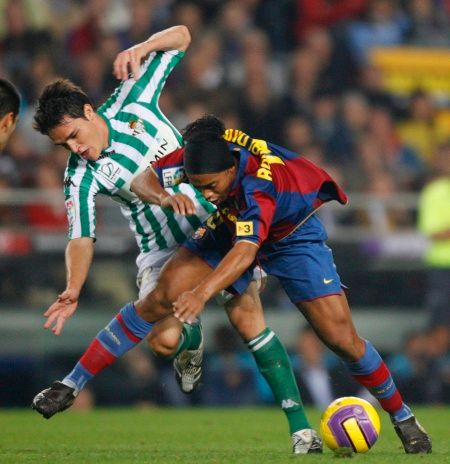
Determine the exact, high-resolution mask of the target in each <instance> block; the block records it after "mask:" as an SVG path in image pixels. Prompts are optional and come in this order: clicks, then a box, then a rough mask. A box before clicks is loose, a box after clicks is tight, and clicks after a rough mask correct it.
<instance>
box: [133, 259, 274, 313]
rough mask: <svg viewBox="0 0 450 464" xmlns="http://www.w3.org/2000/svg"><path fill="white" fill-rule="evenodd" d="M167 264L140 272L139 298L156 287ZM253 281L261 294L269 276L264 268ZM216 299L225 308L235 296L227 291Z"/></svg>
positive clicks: (254, 275)
mask: <svg viewBox="0 0 450 464" xmlns="http://www.w3.org/2000/svg"><path fill="white" fill-rule="evenodd" d="M165 262H166V260H164V261H163V262H161V263H158V265H155V266H150V267H147V268H145V269H144V270H143V271H142V272H141V271H139V274H138V277H137V279H136V285H137V287H138V289H139V298H143V297H144V296H145V295H147V294H148V293H150V292H151V291H152V290H153V289H154V288H155V287H156V282H157V280H158V277H159V274H160V272H161V269H162V267H163V265H164V263H165ZM253 280H254V281H255V282H256V285H257V287H258V291H259V292H261V291H262V290H263V289H264V287H265V285H266V280H267V274H266V273H265V272H264V271H263V270H262V268H260V267H259V266H256V267H255V269H254V271H253ZM215 298H216V302H217V304H219V305H221V306H223V305H224V304H225V303H226V302H227V301H229V300H231V298H233V294H231V293H229V292H227V291H226V290H222V291H221V292H220V293H218V294H217V295H216V297H215Z"/></svg>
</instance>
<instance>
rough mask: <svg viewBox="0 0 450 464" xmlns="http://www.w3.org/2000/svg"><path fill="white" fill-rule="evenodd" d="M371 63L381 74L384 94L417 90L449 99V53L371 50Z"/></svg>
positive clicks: (427, 49) (400, 49) (421, 50)
mask: <svg viewBox="0 0 450 464" xmlns="http://www.w3.org/2000/svg"><path fill="white" fill-rule="evenodd" d="M371 59H372V62H373V63H374V64H375V65H376V66H379V67H380V69H381V70H382V71H383V74H384V80H385V87H386V90H389V91H391V92H393V93H398V94H407V93H410V92H411V91H414V90H416V89H419V88H420V89H422V90H425V91H427V92H430V93H432V94H435V95H440V96H447V97H450V49H447V48H417V47H395V48H374V49H373V50H372V54H371Z"/></svg>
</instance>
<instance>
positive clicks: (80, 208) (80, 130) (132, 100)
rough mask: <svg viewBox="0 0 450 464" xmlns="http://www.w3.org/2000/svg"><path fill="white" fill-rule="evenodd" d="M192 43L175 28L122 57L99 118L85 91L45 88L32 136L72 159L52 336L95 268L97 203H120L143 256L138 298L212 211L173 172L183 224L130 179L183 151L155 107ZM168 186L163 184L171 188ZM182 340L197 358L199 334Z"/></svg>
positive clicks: (59, 85)
mask: <svg viewBox="0 0 450 464" xmlns="http://www.w3.org/2000/svg"><path fill="white" fill-rule="evenodd" d="M189 42H190V34H189V31H188V30H187V28H186V27H184V26H175V27H172V28H169V29H166V30H164V31H161V32H158V33H156V34H154V35H152V36H151V37H150V38H149V39H148V40H147V41H145V42H143V43H140V44H137V45H135V46H134V47H131V48H130V49H127V50H125V51H123V52H121V53H119V55H118V56H117V58H116V60H115V62H114V74H115V76H116V77H118V78H119V79H122V83H121V84H120V85H119V87H118V88H117V89H116V91H115V92H114V93H113V95H112V96H111V97H110V98H109V99H108V100H107V101H106V102H105V103H104V104H103V105H102V106H101V107H100V108H99V109H98V110H97V111H96V110H95V109H94V106H93V104H92V103H91V101H90V99H89V97H88V96H87V95H86V94H85V93H84V91H83V90H82V89H81V88H79V87H78V86H76V85H75V84H73V83H72V82H70V81H69V80H67V79H59V80H57V81H56V82H53V83H51V84H49V85H48V86H47V87H46V88H45V89H44V91H43V92H42V95H41V96H40V98H39V102H38V108H37V111H36V115H35V129H36V130H38V131H39V132H41V133H43V134H46V135H48V136H49V137H50V138H51V140H52V141H53V142H54V143H55V144H57V145H62V146H64V147H65V148H67V150H69V151H70V155H69V160H68V164H67V169H66V173H65V180H64V192H65V199H66V200H65V202H66V209H67V216H68V221H69V243H68V245H67V248H66V267H67V286H66V289H65V290H64V291H63V292H62V293H61V294H60V295H58V297H57V300H56V301H55V302H54V303H53V304H52V305H51V306H50V307H49V308H48V310H47V311H46V313H45V316H46V317H47V318H48V319H47V322H46V324H45V327H46V328H50V327H52V326H53V328H52V330H53V333H55V335H59V334H60V333H61V330H62V328H63V326H64V324H65V322H66V320H67V319H68V318H69V317H71V316H72V314H73V313H74V312H75V310H76V308H77V305H78V297H79V294H80V291H81V289H82V287H83V284H84V282H85V281H86V278H87V275H88V271H89V268H90V265H91V262H92V257H93V250H94V241H95V238H96V230H95V226H96V206H95V202H96V197H97V195H106V196H109V197H111V198H112V199H113V200H115V201H116V202H118V203H119V204H120V207H121V210H122V212H123V214H124V216H125V217H127V218H128V220H129V223H130V227H131V229H132V230H133V232H134V233H135V236H136V240H137V243H138V245H139V248H140V254H139V256H138V258H137V265H138V283H139V287H140V290H139V296H140V297H142V296H144V295H145V294H147V293H148V292H149V290H151V289H152V288H153V286H154V285H155V282H156V278H157V277H158V274H159V270H160V269H161V267H162V265H163V264H164V263H165V262H166V261H167V259H168V258H169V256H170V255H171V254H172V253H173V251H174V249H175V248H176V247H177V245H179V244H180V243H183V242H184V241H185V240H186V238H187V237H189V236H190V235H192V233H193V232H194V231H195V230H196V229H197V228H198V227H199V226H200V225H201V223H202V222H203V221H204V220H205V219H206V218H207V217H208V216H209V215H210V213H211V212H213V211H214V210H215V207H214V206H213V205H211V204H210V203H208V202H207V201H206V200H205V199H204V198H203V196H202V195H200V194H199V193H198V192H197V191H196V190H195V189H194V188H192V187H190V186H188V187H187V189H186V188H185V187H182V188H179V187H178V186H177V185H176V184H177V183H178V182H177V176H178V175H179V174H180V173H179V172H176V170H175V171H174V172H171V173H169V177H171V179H172V180H173V189H169V190H170V191H171V192H172V193H176V192H177V191H180V192H182V193H184V194H186V195H188V196H189V197H190V198H192V199H193V201H194V203H195V207H194V208H193V209H192V211H190V213H191V214H190V215H188V216H183V215H180V214H174V212H173V211H172V210H167V209H162V208H161V207H159V206H155V205H149V204H147V203H144V202H142V201H141V200H139V198H138V197H137V196H136V195H135V194H134V193H133V192H132V191H131V190H130V185H131V181H132V180H133V179H134V177H136V176H137V175H138V174H139V173H141V172H142V171H144V170H145V169H146V168H147V167H148V166H149V165H150V163H151V162H152V161H154V160H156V159H158V158H160V157H161V156H164V155H165V154H167V153H169V152H171V151H172V150H174V149H175V148H178V147H179V146H180V143H181V136H180V134H179V133H178V131H177V130H176V129H175V127H174V126H173V125H172V124H171V123H170V122H169V120H168V119H167V118H166V117H165V116H164V115H163V113H162V112H161V110H160V108H159V105H158V101H159V97H160V95H161V92H162V89H163V87H164V84H165V82H166V80H167V77H168V75H169V74H170V72H171V71H172V70H173V69H174V67H175V66H176V65H177V63H178V62H179V61H180V59H181V58H182V57H183V55H184V52H185V50H186V48H187V47H188V45H189ZM141 62H142V64H141ZM129 70H131V74H132V75H131V76H129ZM171 179H169V178H168V179H167V180H168V182H169V185H170V184H171ZM184 332H186V333H185V334H184V338H183V340H184V343H181V344H180V350H179V351H180V352H181V351H183V350H186V349H187V348H189V349H191V350H193V351H195V349H197V348H198V347H199V345H200V343H201V328H200V327H199V325H198V326H192V327H191V326H186V328H185V330H184ZM191 339H192V340H191ZM191 341H192V343H191ZM200 355H201V353H200ZM192 388H193V387H192Z"/></svg>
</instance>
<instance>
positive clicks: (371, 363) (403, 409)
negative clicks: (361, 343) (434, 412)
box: [346, 340, 413, 422]
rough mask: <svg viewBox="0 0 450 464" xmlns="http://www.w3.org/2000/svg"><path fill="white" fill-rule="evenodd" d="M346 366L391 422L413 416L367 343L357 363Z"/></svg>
mask: <svg viewBox="0 0 450 464" xmlns="http://www.w3.org/2000/svg"><path fill="white" fill-rule="evenodd" d="M346 365H347V367H348V369H349V370H350V373H351V374H352V377H353V378H354V379H355V380H356V381H357V382H358V383H359V384H360V385H363V386H364V387H366V388H367V389H368V390H369V391H370V393H372V395H373V396H374V397H375V398H376V399H377V400H378V401H379V402H380V404H381V407H382V408H383V409H384V410H385V411H386V412H388V413H389V415H390V416H391V419H392V421H393V422H400V421H402V420H405V419H408V418H409V417H411V416H412V415H413V414H412V412H411V409H410V408H409V407H408V406H407V405H406V404H405V403H404V402H403V399H402V397H401V395H400V392H399V391H398V390H397V387H396V385H395V382H394V379H393V378H392V375H391V373H390V371H389V369H388V367H387V366H386V364H385V363H384V361H383V360H382V359H381V356H380V355H379V354H378V351H377V350H376V349H375V348H374V346H373V345H372V344H371V343H370V342H369V341H367V340H366V351H365V353H364V356H363V357H362V358H361V359H360V360H359V361H355V362H346Z"/></svg>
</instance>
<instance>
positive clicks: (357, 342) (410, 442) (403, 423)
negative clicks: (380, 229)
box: [298, 293, 431, 453]
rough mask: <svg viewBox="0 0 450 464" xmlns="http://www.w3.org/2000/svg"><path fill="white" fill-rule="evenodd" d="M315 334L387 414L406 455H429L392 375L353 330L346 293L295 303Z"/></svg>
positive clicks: (423, 436) (425, 438)
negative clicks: (339, 358) (336, 355)
mask: <svg viewBox="0 0 450 464" xmlns="http://www.w3.org/2000/svg"><path fill="white" fill-rule="evenodd" d="M298 307H299V309H300V310H301V311H302V312H303V314H304V315H305V317H306V318H307V319H308V321H309V322H310V323H311V325H312V327H313V328H314V330H315V331H316V333H317V335H318V336H319V337H320V338H321V339H322V341H323V342H324V343H325V344H326V345H327V346H328V347H329V348H330V349H331V350H333V351H334V352H335V353H336V354H338V355H339V356H340V357H341V358H342V359H343V361H344V363H345V364H346V365H347V367H348V369H349V370H350V373H351V374H352V376H353V378H354V379H355V380H356V381H357V382H358V383H359V384H361V385H363V386H364V387H366V388H367V389H368V390H369V391H370V393H372V395H373V396H375V398H377V400H378V401H379V402H380V404H381V406H382V408H383V409H384V410H385V411H386V412H388V413H389V415H390V417H391V420H392V422H393V423H394V426H395V430H396V432H397V434H398V435H399V437H400V439H401V440H402V443H403V445H404V447H405V451H406V452H407V453H424V452H426V453H428V452H431V440H430V438H429V437H428V435H427V434H426V433H425V432H424V431H423V429H422V428H421V426H420V425H419V424H418V422H417V420H416V419H415V417H414V415H413V413H412V412H411V409H410V408H409V407H408V406H407V405H406V404H405V403H404V402H403V399H402V397H401V395H400V392H399V391H398V389H397V387H396V385H395V382H394V380H393V378H392V375H391V373H390V371H389V369H388V367H387V366H386V364H385V363H384V361H383V360H382V359H381V356H380V355H379V354H378V352H377V350H376V349H375V347H374V346H373V345H372V344H371V343H370V342H369V341H368V340H364V339H362V338H361V337H360V336H359V335H358V334H357V332H356V329H355V327H354V324H353V321H352V318H351V313H350V308H349V306H348V303H347V299H346V297H345V294H344V293H342V294H341V295H331V296H327V297H324V298H318V299H316V300H313V301H307V302H303V303H299V304H298Z"/></svg>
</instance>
